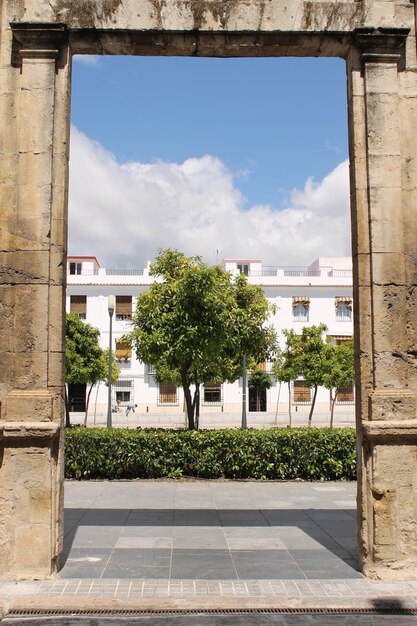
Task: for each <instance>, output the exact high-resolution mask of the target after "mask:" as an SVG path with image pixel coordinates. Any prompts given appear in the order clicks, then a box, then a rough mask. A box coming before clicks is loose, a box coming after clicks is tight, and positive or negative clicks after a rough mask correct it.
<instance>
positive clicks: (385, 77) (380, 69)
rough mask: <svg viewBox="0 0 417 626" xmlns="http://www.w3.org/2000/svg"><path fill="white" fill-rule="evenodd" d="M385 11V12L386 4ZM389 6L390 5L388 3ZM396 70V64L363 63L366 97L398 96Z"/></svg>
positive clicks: (384, 3)
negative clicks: (374, 95)
mask: <svg viewBox="0 0 417 626" xmlns="http://www.w3.org/2000/svg"><path fill="white" fill-rule="evenodd" d="M382 4H383V5H385V11H386V10H387V8H386V7H387V3H386V2H383V3H382ZM390 4H391V3H390ZM398 83H399V81H398V69H397V63H394V62H393V63H365V92H366V94H367V97H368V96H369V95H372V94H377V96H378V97H380V98H381V102H383V100H382V98H383V95H384V94H390V95H393V94H394V95H397V94H398Z"/></svg>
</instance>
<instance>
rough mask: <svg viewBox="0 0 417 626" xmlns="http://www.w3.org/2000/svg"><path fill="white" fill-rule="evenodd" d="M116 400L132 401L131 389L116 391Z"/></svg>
mask: <svg viewBox="0 0 417 626" xmlns="http://www.w3.org/2000/svg"><path fill="white" fill-rule="evenodd" d="M116 402H120V403H122V402H123V403H125V402H128V403H129V402H130V391H116Z"/></svg>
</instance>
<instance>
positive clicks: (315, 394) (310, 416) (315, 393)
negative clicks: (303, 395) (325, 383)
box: [307, 385, 319, 428]
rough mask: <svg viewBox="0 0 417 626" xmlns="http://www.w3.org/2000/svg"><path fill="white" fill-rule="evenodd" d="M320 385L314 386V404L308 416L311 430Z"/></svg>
mask: <svg viewBox="0 0 417 626" xmlns="http://www.w3.org/2000/svg"><path fill="white" fill-rule="evenodd" d="M318 388H319V387H318V385H314V394H313V402H312V403H311V408H310V413H309V414H308V424H307V426H308V428H311V419H312V417H313V412H314V405H315V404H316V398H317V390H318Z"/></svg>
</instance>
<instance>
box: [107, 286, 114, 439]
mask: <svg viewBox="0 0 417 626" xmlns="http://www.w3.org/2000/svg"><path fill="white" fill-rule="evenodd" d="M107 309H108V311H109V318H110V331H109V378H108V383H107V384H108V399H107V428H111V427H112V423H111V417H112V415H111V379H112V376H111V374H112V361H113V353H112V321H113V313H114V296H109V297H108V301H107Z"/></svg>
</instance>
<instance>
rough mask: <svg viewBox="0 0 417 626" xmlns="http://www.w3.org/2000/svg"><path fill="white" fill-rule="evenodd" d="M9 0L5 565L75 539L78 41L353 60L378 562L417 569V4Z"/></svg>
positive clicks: (390, 573)
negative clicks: (73, 103) (70, 261)
mask: <svg viewBox="0 0 417 626" xmlns="http://www.w3.org/2000/svg"><path fill="white" fill-rule="evenodd" d="M0 11H1V13H0V37H1V39H0V123H1V124H2V128H1V135H0V159H1V168H0V207H1V226H0V228H1V231H0V243H1V246H0V254H1V259H0V260H1V262H0V355H1V356H0V402H1V405H0V406H1V414H0V552H1V557H2V558H1V559H0V577H11V578H18V577H39V576H48V575H50V574H51V573H53V572H54V571H55V569H56V567H57V559H58V555H59V552H60V548H61V541H62V416H63V395H62V388H63V364H64V358H63V319H64V315H63V314H64V307H63V303H64V289H65V273H64V270H65V256H66V228H67V227H66V224H67V170H68V168H67V160H68V133H69V94H70V68H71V58H70V56H71V53H96V54H100V53H105V54H142V55H173V54H176V55H197V56H199V55H200V56H204V55H212V56H287V55H295V56H311V55H315V56H340V57H343V58H346V62H347V79H348V115H349V144H350V160H351V190H352V191H351V193H352V235H353V257H354V282H355V302H356V310H355V316H356V317H355V323H356V330H355V333H356V353H357V365H358V368H357V418H358V458H359V488H358V509H359V521H360V532H359V542H360V548H361V555H362V566H363V570H364V571H365V573H367V574H368V575H370V576H374V577H382V578H395V577H397V578H409V577H415V576H416V575H417V566H416V563H417V522H416V516H415V511H416V509H417V460H416V454H417V414H416V395H417V376H416V363H417V358H416V356H417V348H416V339H417V328H416V326H417V316H416V315H415V311H416V304H417V289H416V277H417V249H416V248H417V243H416V242H417V141H416V140H415V129H416V128H417V63H416V27H415V5H414V4H413V3H410V2H399V1H394V0H386V1H383V2H379V1H375V0H355V1H353V0H352V1H346V2H341V1H340V0H338V1H333V2H326V1H323V2H311V1H302V0H287V1H286V2H281V1H280V0H246V1H244V0H164V1H162V0H78V1H76V0H50V1H49V2H44V0H3V2H2V3H0ZM272 78H273V77H271V80H272Z"/></svg>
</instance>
